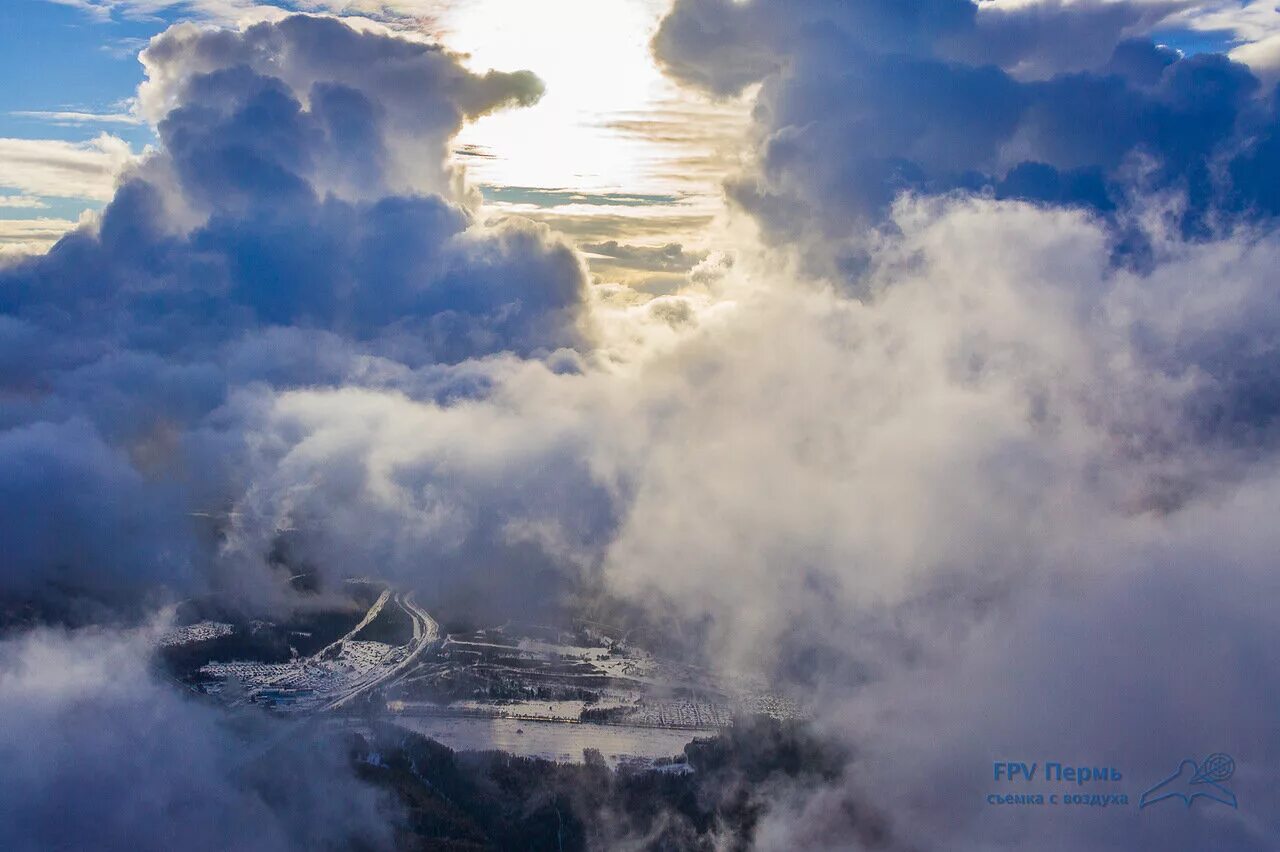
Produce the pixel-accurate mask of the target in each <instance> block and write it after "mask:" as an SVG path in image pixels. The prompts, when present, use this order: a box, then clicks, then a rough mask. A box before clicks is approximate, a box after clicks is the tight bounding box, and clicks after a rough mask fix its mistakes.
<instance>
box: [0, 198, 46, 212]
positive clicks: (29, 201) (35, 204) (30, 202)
mask: <svg viewBox="0 0 1280 852" xmlns="http://www.w3.org/2000/svg"><path fill="white" fill-rule="evenodd" d="M48 206H49V204H48V203H47V202H46V201H44V200H43V199H41V198H37V197H36V196H34V195H0V207H4V208H8V209H10V210H18V209H26V210H44V209H46V208H48Z"/></svg>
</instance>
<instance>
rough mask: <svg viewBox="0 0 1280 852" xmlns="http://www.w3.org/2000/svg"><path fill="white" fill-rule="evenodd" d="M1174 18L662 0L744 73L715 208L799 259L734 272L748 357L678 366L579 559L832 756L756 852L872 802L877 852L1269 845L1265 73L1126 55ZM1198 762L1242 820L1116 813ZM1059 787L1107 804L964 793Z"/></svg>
mask: <svg viewBox="0 0 1280 852" xmlns="http://www.w3.org/2000/svg"><path fill="white" fill-rule="evenodd" d="M1169 8H1172V7H1169ZM1168 11H1169V9H1168V8H1166V9H1164V10H1163V11H1161V9H1159V8H1157V7H1156V4H1125V3H1116V4H1003V5H1002V7H999V8H981V9H980V8H978V7H976V6H974V5H972V4H969V3H963V2H955V3H946V2H940V3H932V4H930V3H906V4H903V3H894V4H889V3H876V2H867V3H825V2H813V3H788V4H782V3H770V2H749V3H730V2H724V3H721V2H715V0H679V2H677V3H676V4H675V6H674V9H673V11H672V13H671V15H670V16H669V17H668V18H667V19H666V21H665V22H664V24H663V26H662V28H661V30H660V31H659V33H658V35H657V38H656V39H655V49H656V51H657V53H658V55H659V57H660V58H661V59H662V60H663V61H664V62H666V64H667V66H668V68H669V69H670V70H671V72H672V73H674V74H676V75H677V76H678V77H680V78H682V79H684V80H686V81H689V82H691V83H694V84H697V85H699V86H702V87H703V88H705V89H708V90H710V91H713V92H717V93H721V94H732V93H736V92H739V91H741V90H742V89H743V88H744V87H746V86H748V85H750V84H752V83H761V88H760V90H759V94H758V96H757V101H756V107H755V116H756V122H757V134H758V136H757V140H756V147H755V152H754V154H755V156H754V158H753V160H752V162H750V163H749V164H748V167H747V168H746V170H745V171H744V172H743V173H742V174H740V175H738V176H737V177H735V178H734V179H732V180H731V181H730V183H729V189H730V197H731V199H732V200H733V201H735V202H736V203H737V204H738V205H739V207H740V208H741V209H743V210H745V211H746V212H747V213H749V214H751V215H752V217H753V218H754V219H755V221H756V222H757V223H758V224H759V226H760V228H761V230H762V231H763V232H764V234H765V235H766V237H768V238H769V239H770V241H771V243H772V244H773V245H774V246H776V247H780V248H782V249H784V251H782V252H780V253H778V255H775V256H774V257H772V259H771V260H772V262H773V263H780V262H781V261H780V260H779V256H781V257H785V258H787V259H788V260H789V262H791V263H792V264H794V267H793V268H794V269H798V270H799V273H798V274H795V273H793V272H787V271H786V270H784V271H782V272H779V271H778V269H777V268H776V267H775V268H772V269H765V270H755V271H754V272H751V273H750V277H753V278H755V280H756V285H757V287H758V288H759V289H758V290H757V291H756V292H757V293H762V294H763V296H762V298H761V299H760V300H759V301H751V300H743V301H742V302H741V303H740V305H739V310H738V312H737V316H736V318H735V320H734V322H733V324H732V326H731V327H733V328H735V329H737V330H738V331H739V332H740V333H743V334H744V335H746V336H747V338H749V339H750V340H751V341H752V343H751V345H749V346H747V345H743V344H744V340H743V339H736V341H735V343H733V344H727V343H726V345H724V346H720V345H713V346H707V345H706V344H705V342H704V343H701V344H693V343H692V342H691V343H690V346H691V348H690V349H688V350H685V351H684V355H683V357H684V358H686V359H689V360H686V364H697V365H698V366H697V367H696V368H694V369H690V370H688V371H687V372H685V373H684V375H685V376H686V377H699V378H702V377H713V378H712V379H709V380H708V381H706V382H705V383H703V382H693V383H692V386H686V391H685V392H686V393H687V394H688V398H690V399H697V403H696V404H693V403H691V404H689V405H687V406H683V407H682V406H668V407H665V408H663V409H661V410H663V412H664V417H665V419H664V421H663V426H664V430H665V431H664V434H666V435H668V436H670V438H671V440H670V441H669V442H667V441H659V442H656V443H655V444H653V445H651V446H650V447H649V455H648V456H647V458H646V468H645V472H644V474H643V475H642V476H641V477H639V478H638V479H637V480H636V482H634V483H633V484H632V487H631V494H632V495H633V499H632V502H631V504H630V506H631V508H630V511H629V513H628V515H627V520H626V523H625V524H624V527H623V530H622V533H621V534H620V535H619V536H618V538H617V539H616V540H615V542H614V543H613V545H612V547H611V550H610V552H609V554H608V557H607V560H606V565H607V569H608V572H609V575H610V576H611V578H613V580H614V581H615V582H616V583H618V584H619V585H620V587H621V588H624V589H626V590H627V591H628V593H630V594H639V595H646V594H648V595H652V596H654V598H655V600H660V601H662V603H661V604H660V605H661V606H667V607H673V608H676V609H681V608H684V609H686V610H687V612H689V613H690V614H693V615H699V614H700V615H701V616H703V617H704V619H705V621H704V622H703V623H705V624H710V625H711V627H710V632H709V635H710V636H711V638H712V639H713V642H714V643H715V645H716V646H717V647H719V648H720V649H721V654H722V655H725V656H727V658H729V659H741V658H745V659H747V660H748V661H752V660H759V659H761V658H768V659H772V660H774V661H775V662H776V664H777V665H778V666H779V669H778V670H779V672H780V673H782V674H783V675H784V676H786V677H790V678H792V679H795V680H798V681H799V682H801V683H805V684H806V685H807V687H808V688H810V689H814V690H816V692H817V694H819V695H821V696H822V698H821V699H820V701H819V705H818V706H819V707H820V709H819V713H818V715H819V718H820V719H821V720H823V722H824V724H825V725H826V726H827V727H828V730H830V731H831V732H832V733H833V734H834V735H836V736H841V737H846V738H848V739H849V740H850V742H851V743H852V745H853V747H854V748H855V749H857V750H859V751H860V758H859V760H858V761H856V762H855V763H854V765H853V769H852V770H851V772H850V774H849V778H848V780H847V782H846V783H845V784H844V785H841V786H838V787H827V788H822V789H814V790H811V791H810V792H809V794H808V795H802V796H799V797H790V798H788V799H787V800H786V801H779V803H778V805H777V807H776V808H774V809H773V812H772V813H771V814H770V815H769V816H767V817H766V819H765V821H764V823H763V824H762V826H761V828H760V831H759V833H758V836H757V840H758V842H759V843H760V845H761V846H762V847H764V848H779V849H782V848H822V849H828V848H849V849H858V848H875V847H874V846H871V845H867V846H864V845H863V843H862V841H860V840H858V839H857V838H855V837H853V836H852V833H851V831H850V830H849V828H848V814H849V813H850V812H851V809H855V808H856V806H857V803H858V802H860V801H862V800H864V799H865V798H867V797H871V798H873V799H875V798H876V797H877V796H878V797H879V800H880V801H881V802H882V803H888V809H889V816H890V821H891V824H892V826H893V829H894V835H895V837H896V838H897V840H896V841H895V842H900V843H901V844H903V847H902V848H914V849H919V848H923V849H959V850H969V849H973V850H977V849H984V850H990V849H1019V848H1026V847H1027V846H1029V845H1032V844H1035V843H1040V844H1046V843H1047V844H1048V845H1050V846H1051V847H1053V848H1062V849H1116V850H1126V849H1138V848H1173V849H1199V848H1231V849H1248V850H1253V849H1256V850H1262V849H1269V848H1274V847H1275V845H1276V843H1277V834H1276V830H1275V824H1276V819H1277V813H1276V811H1275V809H1274V807H1273V805H1272V803H1271V801H1270V799H1269V797H1268V796H1267V793H1266V789H1267V784H1268V782H1267V780H1266V778H1267V773H1268V771H1269V769H1268V767H1270V766H1272V765H1273V763H1274V760H1275V758H1276V754H1277V752H1278V751H1280V739H1278V738H1277V737H1276V735H1275V732H1274V727H1273V726H1272V725H1270V724H1269V721H1268V716H1267V712H1266V710H1265V709H1260V708H1265V706H1266V698H1265V697H1264V696H1265V695H1267V694H1268V693H1269V692H1270V691H1271V690H1272V689H1273V688H1274V685H1275V682H1276V680H1277V676H1278V673H1280V669H1278V668H1277V666H1276V665H1275V663H1274V661H1272V660H1270V659H1269V658H1268V655H1267V653H1266V651H1265V650H1264V649H1265V648H1267V647H1270V646H1271V645H1272V644H1273V643H1274V641H1275V637H1276V634H1277V631H1278V630H1280V620H1278V619H1277V618H1276V617H1275V615H1274V614H1273V613H1271V612H1270V611H1269V610H1268V608H1267V607H1266V606H1265V605H1264V604H1261V603H1260V602H1261V601H1266V600H1269V599H1270V597H1271V595H1272V594H1273V592H1274V590H1275V580H1274V577H1273V574H1274V565H1273V560H1272V557H1271V555H1270V554H1271V553H1273V552H1274V549H1275V544H1276V541H1275V534H1274V532H1273V531H1272V530H1270V528H1269V525H1268V524H1267V523H1266V522H1265V520H1263V516H1265V514H1266V511H1267V509H1266V508H1265V507H1266V506H1268V505H1270V504H1271V503H1273V502H1274V499H1275V495H1276V493H1277V487H1280V480H1277V478H1276V470H1277V468H1276V461H1277V457H1276V454H1275V446H1276V445H1275V438H1276V430H1275V427H1276V418H1275V415H1276V410H1277V409H1276V405H1275V404H1276V401H1277V397H1276V396H1275V393H1274V389H1275V388H1276V387H1277V386H1278V385H1277V380H1276V377H1277V370H1276V366H1275V357H1274V356H1275V351H1276V348H1275V347H1276V341H1277V339H1278V336H1277V333H1278V332H1280V324H1277V319H1278V317H1277V301H1276V296H1275V290H1274V284H1273V281H1272V272H1271V271H1270V270H1271V269H1272V268H1273V267H1274V265H1275V252H1276V251H1277V247H1278V246H1280V239H1278V237H1277V229H1276V226H1275V219H1274V217H1275V213H1276V207H1275V204H1274V200H1275V199H1274V197H1273V195H1274V180H1272V179H1270V178H1269V177H1268V175H1270V174H1272V172H1273V170H1274V169H1275V168H1276V167H1277V165H1278V164H1280V158H1277V154H1276V149H1275V141H1274V140H1275V138H1276V137H1275V127H1276V112H1275V110H1276V94H1275V91H1274V90H1268V89H1266V88H1264V87H1263V84H1261V83H1260V82H1259V81H1258V80H1257V79H1256V78H1255V77H1254V75H1253V74H1252V73H1251V72H1250V71H1249V70H1248V69H1246V68H1245V67H1244V66H1241V65H1238V64H1234V63H1232V62H1230V61H1229V60H1228V59H1226V58H1225V57H1222V56H1213V55H1202V56H1195V57H1183V56H1180V55H1179V54H1176V53H1174V52H1172V51H1168V50H1165V49H1163V48H1159V47H1156V46H1154V45H1152V44H1151V43H1149V42H1147V41H1144V40H1142V38H1141V37H1140V36H1141V34H1142V32H1144V31H1145V29H1146V28H1148V27H1150V26H1151V25H1152V24H1153V23H1154V22H1155V21H1157V20H1158V19H1159V18H1160V17H1161V15H1163V14H1166V13H1167V12H1168ZM1052 31H1057V32H1058V33H1059V34H1061V33H1082V32H1089V33H1092V34H1093V38H1092V40H1089V43H1088V44H1078V45H1077V44H1074V43H1073V42H1072V41H1071V40H1070V39H1064V40H1063V41H1064V42H1066V43H1065V44H1064V43H1062V42H1059V43H1057V44H1055V42H1054V41H1053V40H1052V39H1050V38H1048V37H1047V36H1046V34H1047V33H1049V32H1052ZM1075 47H1079V48H1080V49H1079V50H1075V49H1074V48H1075ZM904 193H905V195H904ZM1001 199H1003V200H1001ZM1028 202H1031V203H1028ZM1135 261H1136V262H1135ZM814 272H817V273H819V275H820V276H821V278H822V279H824V280H825V284H826V285H827V286H817V287H814V286H813V285H814V282H813V281H812V280H811V279H810V275H811V274H812V273H814ZM739 273H741V274H747V269H746V266H745V265H743V264H740V266H739V270H738V272H737V273H735V274H739ZM799 280H805V281H806V282H807V284H808V286H801V287H797V288H795V289H793V290H790V291H789V290H788V286H787V285H786V284H781V283H780V282H787V281H789V282H796V281H799ZM788 292H789V295H784V294H787V293H788ZM703 331H704V333H708V332H709V329H708V328H704V330H703ZM703 339H704V341H705V340H706V339H707V338H703ZM691 352H698V353H700V356H701V357H700V358H694V359H690V353H691ZM748 353H750V354H748ZM713 436H714V437H713ZM762 495H768V496H767V497H764V496H762ZM685 496H688V498H689V499H688V500H685V499H682V498H683V497H685ZM1214 751H1227V752H1230V753H1232V754H1234V755H1235V757H1236V758H1237V760H1238V761H1239V763H1238V766H1239V768H1238V770H1237V773H1236V775H1235V777H1234V780H1233V784H1234V789H1235V790H1236V792H1237V793H1238V794H1239V796H1240V808H1239V810H1238V811H1235V810H1231V809H1228V808H1218V809H1217V810H1214V809H1206V808H1199V809H1197V808H1196V807H1192V808H1190V809H1188V808H1185V807H1179V808H1173V809H1170V810H1169V811H1168V812H1165V813H1161V812H1160V811H1159V810H1158V809H1150V810H1144V811H1141V812H1139V810H1138V809H1137V807H1136V803H1137V800H1138V796H1139V795H1140V793H1141V792H1142V791H1143V790H1145V789H1146V788H1148V787H1149V786H1151V785H1153V784H1155V783H1156V782H1158V781H1160V780H1162V779H1163V778H1165V777H1167V776H1168V775H1169V774H1170V773H1171V772H1173V771H1174V770H1175V769H1176V768H1177V765H1178V763H1179V761H1181V760H1182V759H1183V758H1184V757H1195V758H1197V759H1200V758H1203V757H1204V756H1205V755H1207V754H1209V753H1210V752H1214ZM1067 754H1071V755H1077V756H1078V757H1076V758H1069V757H1066V756H1065V755H1067ZM1012 755H1026V756H1025V757H1013V756H1012ZM1086 755H1088V756H1089V757H1086ZM998 760H1026V761H1027V762H1031V761H1036V762H1038V763H1039V765H1040V767H1041V772H1042V773H1043V771H1044V766H1045V763H1046V762H1047V761H1052V760H1061V761H1063V762H1064V763H1069V762H1071V761H1072V760H1075V761H1076V762H1077V764H1082V763H1085V762H1088V761H1089V760H1092V761H1094V763H1095V764H1096V765H1112V766H1115V767H1116V768H1117V769H1119V770H1120V771H1121V772H1122V773H1123V775H1124V780H1123V781H1122V782H1116V783H1108V784H1092V785H1090V784H1086V785H1084V787H1081V786H1079V785H1069V786H1073V787H1074V789H1071V790H1066V789H1064V788H1061V787H1060V786H1058V785H1054V784H1049V783H1042V784H1033V785H1025V786H1019V785H1012V786H1010V785H1008V784H1001V783H1000V782H998V781H995V780H994V779H993V776H992V763H993V762H994V761H998ZM1040 777H1041V778H1043V775H1041V776H1040ZM1066 792H1071V793H1080V792H1087V793H1091V794H1095V795H1096V794H1124V795H1126V796H1127V797H1128V803H1129V804H1128V806H1127V807H1122V808H1112V809H1110V810H1106V809H1103V808H1098V807H1089V806H1087V805H1086V806H1081V807H1075V808H1071V807H1066V808H1064V807H1062V806H1057V807H1052V806H1048V805H1045V806H1041V807H1035V806H1000V805H990V804H988V802H989V800H988V798H987V797H988V796H989V795H991V794H1000V795H1007V794H1011V793H1043V794H1044V795H1045V798H1046V800H1047V799H1048V796H1049V794H1051V793H1057V794H1059V795H1061V794H1063V793H1066ZM1246 800H1247V801H1248V804H1246ZM1174 811H1176V813H1175V812H1174Z"/></svg>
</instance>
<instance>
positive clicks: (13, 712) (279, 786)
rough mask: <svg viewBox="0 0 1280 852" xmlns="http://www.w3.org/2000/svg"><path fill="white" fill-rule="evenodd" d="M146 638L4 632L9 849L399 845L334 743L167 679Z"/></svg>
mask: <svg viewBox="0 0 1280 852" xmlns="http://www.w3.org/2000/svg"><path fill="white" fill-rule="evenodd" d="M148 639H149V637H148V636H147V635H146V634H145V632H138V633H124V632H113V631H107V630H85V631H82V632H74V633H62V632H56V631H46V630H42V631H37V632H34V633H28V634H24V635H21V636H17V637H10V638H7V639H5V640H3V641H0V712H3V713H4V716H5V720H6V722H5V726H4V730H3V732H0V748H2V749H3V751H4V754H5V761H4V766H3V767H2V768H0V816H2V819H0V843H2V844H3V846H4V847H5V848H6V849H12V850H15V852H27V850H31V852H35V850H43V849H59V848H75V849H87V848H96V849H136V850H163V849H172V848H174V847H175V846H181V847H183V848H189V849H195V850H217V849H246V850H263V852H266V850H293V849H299V850H301V849H313V848H316V847H317V845H328V844H334V843H344V842H347V843H349V842H359V843H360V844H362V845H365V844H367V845H368V847H369V848H372V849H385V848H390V847H391V837H390V825H391V820H392V819H393V814H392V812H391V811H390V810H388V809H386V808H385V806H384V805H383V804H382V803H380V802H379V800H378V799H377V798H376V796H375V793H374V791H373V790H372V788H369V787H366V786H364V785H362V784H361V783H360V782H359V781H358V780H357V779H356V778H355V776H354V773H353V772H352V771H351V769H350V768H349V767H348V766H347V764H346V761H345V756H344V755H342V754H341V752H340V750H339V749H337V748H335V743H333V742H332V741H328V742H326V741H324V740H323V739H321V738H317V737H313V736H311V735H308V733H307V732H305V731H301V730H298V729H297V728H296V727H294V728H292V729H289V730H288V731H287V733H288V736H283V734H285V733H286V730H285V726H284V723H280V722H272V721H270V720H269V719H266V718H262V717H254V718H243V719H238V720H237V719H233V718H229V717H228V716H227V715H225V714H224V713H223V712H222V711H220V710H218V709H217V708H214V707H212V706H208V705H205V704H203V703H200V702H198V701H197V700H196V699H195V698H194V697H192V696H190V695H188V694H185V693H184V692H182V691H180V690H178V689H176V688H175V687H174V686H173V685H172V684H168V683H162V682H160V681H158V680H157V679H156V677H155V675H154V674H153V672H152V671H151V668H150V664H149V660H148V657H149V652H150V647H149V643H148ZM335 803H341V806H340V807H335Z"/></svg>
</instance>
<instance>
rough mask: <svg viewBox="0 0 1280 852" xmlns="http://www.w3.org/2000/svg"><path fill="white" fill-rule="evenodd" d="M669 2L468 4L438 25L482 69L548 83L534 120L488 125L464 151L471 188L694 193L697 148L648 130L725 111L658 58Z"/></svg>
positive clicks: (482, 124) (473, 0)
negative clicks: (656, 44)
mask: <svg viewBox="0 0 1280 852" xmlns="http://www.w3.org/2000/svg"><path fill="white" fill-rule="evenodd" d="M666 5H667V4H666V3H665V2H663V0H547V1H546V2H539V3H530V2H528V0H468V2H465V3H463V2H456V3H452V4H450V5H449V6H448V7H447V8H446V9H445V10H444V12H443V13H442V15H441V17H440V24H441V26H442V30H443V33H442V35H443V38H444V40H445V42H446V44H448V45H449V46H450V47H451V48H453V49H455V50H459V51H463V52H465V53H467V54H469V55H470V57H471V58H470V60H469V64H470V65H471V66H472V67H473V68H476V69H487V68H497V69H499V70H504V71H508V70H516V69H522V68H527V69H529V70H532V71H534V72H535V73H536V74H538V76H539V77H541V78H542V80H543V81H544V82H545V83H546V86H547V91H546V95H545V96H544V97H543V99H542V101H541V102H540V103H538V104H537V105H536V106H534V107H532V108H530V109H522V110H510V111H506V112H502V113H499V114H496V115H492V116H488V117H485V118H483V119H481V120H480V121H478V122H477V123H476V124H474V125H472V126H470V127H468V128H467V129H466V130H464V131H463V133H462V135H461V137H460V138H459V139H458V144H459V148H466V147H468V146H474V148H473V149H472V150H476V151H479V152H481V153H483V154H488V155H492V158H488V157H468V158H466V162H467V165H468V169H469V171H470V173H471V175H472V178H473V180H475V181H477V182H480V183H486V184H498V185H505V186H530V187H543V188H563V187H572V188H574V189H575V190H577V191H580V192H588V193H590V192H597V193H598V192H633V193H635V192H639V193H684V192H697V191H699V190H701V189H704V188H705V182H704V185H703V186H697V187H695V186H690V185H689V182H690V178H689V176H688V175H687V174H683V175H682V174H681V170H680V168H679V166H678V161H680V160H682V159H687V157H688V155H689V153H690V151H689V146H690V145H695V144H697V140H694V141H690V142H682V143H678V144H673V143H672V142H670V141H667V142H659V141H655V140H654V139H653V138H652V137H648V138H646V134H645V133H644V132H643V130H642V129H638V125H637V122H638V123H639V125H643V124H644V123H645V122H646V121H652V120H655V119H658V118H660V117H666V120H668V121H669V120H674V119H673V116H676V115H677V114H678V113H679V112H680V111H681V110H685V111H690V112H692V111H694V110H697V111H698V112H704V111H705V112H708V113H713V112H716V109H715V108H713V107H711V106H710V105H704V104H700V103H697V102H695V101H692V100H691V99H690V97H689V96H688V95H686V94H684V93H682V92H681V91H680V90H679V89H678V88H677V87H676V86H675V85H673V84H672V83H671V82H670V81H669V80H667V79H666V78H665V77H664V76H663V75H662V73H661V71H660V70H659V69H658V67H657V64H656V63H655V62H654V60H653V57H652V55H651V54H650V52H649V39H650V38H651V37H652V34H653V31H654V29H655V28H656V26H657V24H658V21H659V18H660V17H661V15H662V13H663V11H664V9H665V7H666Z"/></svg>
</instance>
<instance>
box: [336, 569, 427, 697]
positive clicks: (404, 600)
mask: <svg viewBox="0 0 1280 852" xmlns="http://www.w3.org/2000/svg"><path fill="white" fill-rule="evenodd" d="M380 600H381V599H380ZM392 600H393V602H394V603H395V605H396V606H398V607H400V608H401V609H403V610H404V611H405V613H407V614H408V616H409V619H410V620H411V621H412V622H413V638H412V639H410V640H409V643H408V644H407V645H405V647H406V648H408V649H409V653H407V654H405V657H404V659H403V660H401V661H400V662H399V663H398V664H397V665H396V666H395V667H393V668H391V669H388V670H387V671H384V672H383V673H382V674H380V675H378V676H377V677H375V678H372V679H371V680H368V681H365V682H364V683H360V684H357V685H356V686H354V687H352V688H351V689H349V690H347V691H346V692H344V693H343V694H342V695H340V696H339V697H337V698H335V699H334V700H333V701H331V702H329V703H328V704H326V705H325V706H323V707H321V708H320V709H321V711H322V712H323V711H328V710H337V709H339V708H340V707H343V706H345V705H347V704H349V703H351V701H352V700H353V699H355V698H358V697H359V696H361V695H363V694H364V693H366V692H368V691H369V690H371V689H374V688H376V687H378V686H381V685H382V684H384V683H387V682H388V681H390V680H392V679H394V678H396V677H398V676H400V675H401V674H403V673H404V672H405V671H406V670H407V669H408V668H409V667H410V666H411V665H412V664H413V663H414V661H415V660H416V659H417V658H418V656H419V655H420V654H421V653H422V652H423V651H424V650H426V649H427V647H428V646H430V645H431V643H432V642H434V641H436V639H438V638H440V625H439V624H437V623H436V620H435V619H434V618H432V617H431V616H430V615H428V614H427V611H426V610H424V609H423V608H422V607H420V606H418V605H417V604H416V603H414V602H413V592H409V593H408V594H407V595H401V594H400V593H399V592H396V593H395V594H394V595H393V596H392ZM383 603H385V601H384V602H383ZM379 609H381V607H379ZM372 620H373V619H369V621H372ZM352 635H354V634H352Z"/></svg>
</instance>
